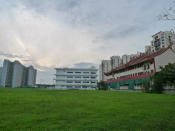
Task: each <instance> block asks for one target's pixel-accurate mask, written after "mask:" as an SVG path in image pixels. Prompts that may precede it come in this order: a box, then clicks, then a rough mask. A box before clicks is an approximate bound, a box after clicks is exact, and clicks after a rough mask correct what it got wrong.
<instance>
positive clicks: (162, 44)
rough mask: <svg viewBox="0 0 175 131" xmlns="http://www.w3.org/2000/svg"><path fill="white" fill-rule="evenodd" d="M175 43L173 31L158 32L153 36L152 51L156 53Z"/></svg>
mask: <svg viewBox="0 0 175 131" xmlns="http://www.w3.org/2000/svg"><path fill="white" fill-rule="evenodd" d="M173 43H175V33H174V32H171V31H165V32H162V31H160V32H158V33H156V34H154V35H153V36H152V41H151V51H152V52H156V51H158V50H160V49H161V48H167V47H168V46H169V45H170V44H173Z"/></svg>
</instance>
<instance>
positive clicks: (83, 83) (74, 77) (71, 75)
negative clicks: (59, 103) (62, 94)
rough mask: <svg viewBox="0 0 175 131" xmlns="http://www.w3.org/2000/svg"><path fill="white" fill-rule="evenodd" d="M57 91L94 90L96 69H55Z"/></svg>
mask: <svg viewBox="0 0 175 131" xmlns="http://www.w3.org/2000/svg"><path fill="white" fill-rule="evenodd" d="M55 81H56V84H55V88H57V89H72V88H74V89H95V88H96V87H97V69H96V68H95V67H91V68H56V79H55Z"/></svg>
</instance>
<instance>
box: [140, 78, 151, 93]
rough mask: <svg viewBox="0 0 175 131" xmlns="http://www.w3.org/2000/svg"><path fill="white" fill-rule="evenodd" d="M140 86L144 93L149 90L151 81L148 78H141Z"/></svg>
mask: <svg viewBox="0 0 175 131" xmlns="http://www.w3.org/2000/svg"><path fill="white" fill-rule="evenodd" d="M141 87H142V90H143V92H145V93H150V92H151V82H150V81H149V80H143V81H142V86H141Z"/></svg>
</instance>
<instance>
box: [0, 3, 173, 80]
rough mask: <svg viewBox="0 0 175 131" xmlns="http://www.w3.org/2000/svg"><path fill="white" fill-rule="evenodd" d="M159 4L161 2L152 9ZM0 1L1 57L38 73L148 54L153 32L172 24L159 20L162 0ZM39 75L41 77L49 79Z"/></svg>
mask: <svg viewBox="0 0 175 131" xmlns="http://www.w3.org/2000/svg"><path fill="white" fill-rule="evenodd" d="M156 2H159V3H160V4H155V5H154V3H156ZM0 3H2V4H1V5H0V16H1V19H0V46H1V47H0V51H1V52H3V54H6V56H4V55H0V59H3V58H10V59H11V60H14V59H17V60H21V61H22V62H23V63H24V64H26V65H29V64H32V65H35V66H36V67H37V68H38V69H40V71H44V70H45V71H48V72H53V68H54V67H56V66H57V67H62V66H71V65H74V64H76V63H82V62H85V63H86V62H88V63H95V64H98V63H99V62H100V60H101V59H109V57H110V56H112V55H121V54H126V53H134V52H136V51H137V50H139V51H140V50H144V49H143V48H144V46H145V45H146V44H149V42H150V40H151V35H152V34H153V33H156V32H157V31H159V30H161V29H163V30H168V29H170V27H171V26H172V23H168V24H166V23H165V24H164V23H162V22H159V21H156V15H158V13H159V12H161V11H160V9H163V8H164V6H165V5H166V6H167V4H166V3H167V2H164V1H163V0H161V1H160V0H159V1H158V0H156V1H154V2H153V1H152V0H148V1H145V2H144V1H140V0H134V1H133V2H132V3H131V2H130V1H129V0H110V1H106V0H100V1H97V0H87V1H83V0H78V1H77V0H66V1H65V0H59V1H58V0H37V1H36V0H13V1H12V0H11V1H6V0H0ZM150 3H151V4H150ZM153 7H154V8H153ZM7 54H11V55H12V56H16V57H8V56H7ZM18 56H23V57H22V58H21V57H18ZM43 67H45V68H43ZM41 74H42V75H39V78H38V79H40V78H41V77H42V76H43V75H46V73H41ZM50 74H52V73H50ZM43 77H44V78H48V77H47V76H46V77H45V76H43ZM49 77H50V76H49ZM49 79H50V78H49ZM44 81H46V80H44ZM50 81H51V82H52V80H50Z"/></svg>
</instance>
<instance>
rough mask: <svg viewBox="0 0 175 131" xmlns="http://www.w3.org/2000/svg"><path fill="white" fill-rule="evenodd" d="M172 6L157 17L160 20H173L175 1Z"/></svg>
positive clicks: (174, 18)
mask: <svg viewBox="0 0 175 131" xmlns="http://www.w3.org/2000/svg"><path fill="white" fill-rule="evenodd" d="M172 5H173V6H172V7H169V8H168V9H165V10H164V12H163V14H162V15H159V16H158V18H159V19H160V20H173V21H174V20H175V9H174V8H173V7H174V6H175V1H173V4H172Z"/></svg>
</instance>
